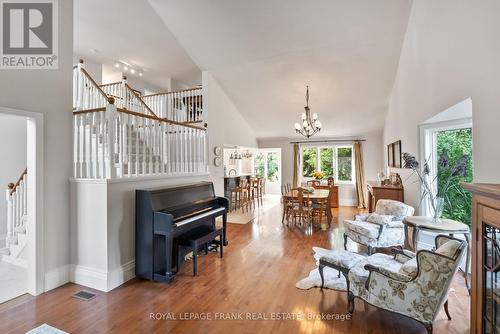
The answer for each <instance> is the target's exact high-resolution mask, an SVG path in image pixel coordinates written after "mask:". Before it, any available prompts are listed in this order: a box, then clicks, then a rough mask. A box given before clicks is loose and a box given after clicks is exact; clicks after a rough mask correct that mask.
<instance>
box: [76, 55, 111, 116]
mask: <svg viewBox="0 0 500 334" xmlns="http://www.w3.org/2000/svg"><path fill="white" fill-rule="evenodd" d="M106 103H107V96H106V94H105V93H104V92H103V91H102V89H101V88H100V87H99V85H97V83H96V82H95V81H94V79H92V77H91V76H90V75H89V74H88V72H87V71H86V70H85V68H84V67H83V60H80V61H79V62H78V65H77V66H73V110H89V109H97V108H103V107H106Z"/></svg>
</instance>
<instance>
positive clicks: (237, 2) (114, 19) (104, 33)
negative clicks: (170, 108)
mask: <svg viewBox="0 0 500 334" xmlns="http://www.w3.org/2000/svg"><path fill="white" fill-rule="evenodd" d="M96 8H99V10H96ZM410 9H411V0H376V1H374V0H311V1H304V0H255V1H248V0H211V1H206V0H148V1H146V0H141V1H138V0H106V1H98V0H75V52H77V53H80V54H82V55H83V56H86V55H88V56H89V57H91V58H97V60H101V59H99V57H100V58H102V59H104V60H106V59H107V61H109V60H110V59H123V60H125V61H127V62H131V63H133V64H135V65H136V66H138V67H141V68H143V69H145V70H146V71H147V72H146V73H145V77H144V78H145V80H149V81H150V82H152V83H156V84H161V80H164V79H165V78H166V77H173V78H174V79H178V80H181V81H184V82H186V83H188V84H196V83H199V80H200V69H201V70H207V71H211V72H212V74H213V76H214V77H215V78H216V79H217V80H218V81H219V83H220V84H221V85H222V87H223V88H224V89H225V91H226V93H227V95H228V96H229V98H230V99H231V100H232V101H233V103H234V104H235V105H236V107H237V108H238V109H239V111H240V112H241V114H242V115H243V117H244V118H245V119H246V120H247V122H248V123H249V125H250V126H251V127H252V128H253V129H254V130H255V133H256V134H257V136H258V137H259V138H266V137H292V136H295V133H294V130H293V125H294V123H295V122H296V121H298V120H299V118H300V114H301V113H302V112H303V110H304V109H303V107H304V105H305V96H304V95H305V86H306V85H309V86H310V107H311V110H312V112H315V113H318V114H319V117H320V120H321V122H322V123H323V130H322V132H321V135H322V136H355V135H363V134H366V133H370V132H375V131H380V130H381V129H382V127H383V122H384V118H385V114H386V111H387V108H388V101H389V95H390V93H391V89H392V86H393V82H394V78H395V75H396V70H397V66H398V60H399V55H400V51H401V47H402V43H403V39H404V35H405V31H406V26H407V22H408V17H409V13H410ZM91 49H94V50H97V52H93V51H90V50H91ZM101 61H102V60H101Z"/></svg>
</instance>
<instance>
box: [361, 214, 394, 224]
mask: <svg viewBox="0 0 500 334" xmlns="http://www.w3.org/2000/svg"><path fill="white" fill-rule="evenodd" d="M393 218H394V217H393V216H391V215H380V214H378V213H372V214H370V215H369V216H368V217H367V218H366V221H367V222H369V223H373V224H377V225H387V224H389V223H390V222H391V221H392V219H393Z"/></svg>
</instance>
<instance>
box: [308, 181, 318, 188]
mask: <svg viewBox="0 0 500 334" xmlns="http://www.w3.org/2000/svg"><path fill="white" fill-rule="evenodd" d="M307 186H308V187H313V188H316V187H319V186H321V181H319V180H310V181H307Z"/></svg>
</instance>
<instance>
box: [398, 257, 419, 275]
mask: <svg viewBox="0 0 500 334" xmlns="http://www.w3.org/2000/svg"><path fill="white" fill-rule="evenodd" d="M399 273H400V274H404V275H407V276H410V277H415V276H417V274H418V266H417V258H416V257H414V258H413V259H410V260H408V261H406V262H405V263H403V265H402V266H401V268H399Z"/></svg>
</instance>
